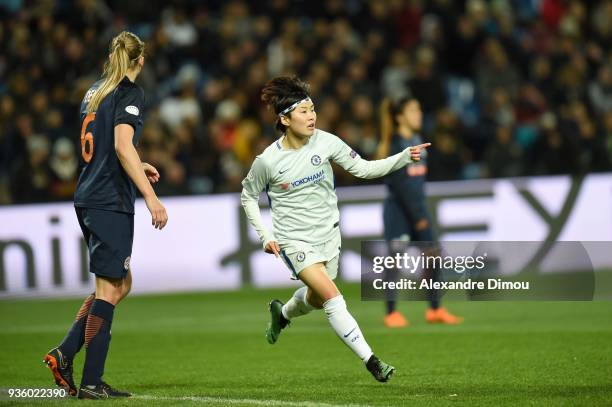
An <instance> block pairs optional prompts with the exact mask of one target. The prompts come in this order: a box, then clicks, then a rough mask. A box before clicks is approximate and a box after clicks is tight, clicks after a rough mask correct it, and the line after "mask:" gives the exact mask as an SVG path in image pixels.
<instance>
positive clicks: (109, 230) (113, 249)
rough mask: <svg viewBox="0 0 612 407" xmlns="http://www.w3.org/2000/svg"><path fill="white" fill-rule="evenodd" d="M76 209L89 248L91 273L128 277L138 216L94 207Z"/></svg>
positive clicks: (118, 277) (116, 277)
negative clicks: (135, 222)
mask: <svg viewBox="0 0 612 407" xmlns="http://www.w3.org/2000/svg"><path fill="white" fill-rule="evenodd" d="M75 209H76V214H77V219H78V220H79V225H80V226H81V230H82V231H83V236H84V237H85V242H86V243H87V247H88V248H89V271H90V272H91V273H94V274H95V275H97V276H101V277H107V278H113V279H121V278H125V277H126V275H127V272H128V270H129V268H130V256H131V255H132V243H133V241H134V215H133V214H131V213H124V212H115V211H106V210H101V209H93V208H79V207H75Z"/></svg>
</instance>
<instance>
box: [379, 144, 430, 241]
mask: <svg viewBox="0 0 612 407" xmlns="http://www.w3.org/2000/svg"><path fill="white" fill-rule="evenodd" d="M422 143H423V140H422V139H421V137H420V136H419V135H413V136H412V137H410V138H409V139H406V138H403V137H401V136H400V135H398V134H395V135H394V136H393V139H392V141H391V151H390V154H395V153H396V152H398V151H403V150H404V149H406V148H408V147H412V146H416V145H419V144H422ZM426 174H427V150H424V149H423V150H421V160H420V161H419V162H416V163H413V164H408V165H407V166H406V167H404V168H401V169H399V170H397V171H395V172H392V173H391V174H389V175H387V176H386V177H385V184H387V187H388V189H389V195H388V196H387V198H386V199H385V202H384V210H383V220H384V225H385V239H386V240H396V239H400V240H401V239H403V238H405V237H409V238H410V239H411V240H415V241H431V240H433V239H434V237H433V230H432V228H431V224H430V225H429V226H428V227H427V228H426V229H425V230H416V229H415V228H414V225H415V224H416V223H417V222H419V221H420V220H421V219H428V220H429V213H428V211H427V200H426V196H425V176H426Z"/></svg>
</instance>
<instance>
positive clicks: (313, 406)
mask: <svg viewBox="0 0 612 407" xmlns="http://www.w3.org/2000/svg"><path fill="white" fill-rule="evenodd" d="M130 398H132V399H140V400H157V401H192V402H194V403H215V404H225V405H228V404H239V405H244V404H250V405H253V406H296V407H366V406H363V405H360V404H329V403H317V402H314V401H281V400H260V399H230V398H223V397H207V396H150V395H144V394H143V395H133V396H132V397H130Z"/></svg>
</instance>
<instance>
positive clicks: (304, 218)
mask: <svg viewBox="0 0 612 407" xmlns="http://www.w3.org/2000/svg"><path fill="white" fill-rule="evenodd" d="M280 140H281V139H279V140H277V141H276V142H274V143H273V144H271V145H269V146H268V147H267V148H266V149H265V150H264V151H263V153H261V154H260V155H258V156H257V157H256V158H255V160H254V161H253V165H252V166H251V170H250V171H249V173H248V175H247V177H246V178H245V179H244V180H243V181H242V196H241V201H242V206H243V207H244V210H245V212H246V215H247V218H248V219H249V221H250V222H251V224H252V225H253V227H254V228H255V230H256V231H257V234H258V235H259V237H260V239H261V241H262V242H263V245H264V247H265V246H266V244H267V243H268V242H270V241H276V242H277V243H278V244H279V245H280V246H281V247H282V246H284V245H289V244H299V243H306V244H321V243H324V242H326V241H328V240H330V239H331V238H333V236H334V235H333V232H334V225H336V226H337V222H338V221H339V216H340V215H339V212H338V198H337V197H336V191H335V185H334V184H335V183H334V174H333V171H332V167H331V164H330V162H331V161H333V162H335V163H337V164H338V165H340V166H341V167H342V168H344V169H345V170H347V171H348V172H350V173H351V174H353V175H355V176H356V177H359V178H378V177H382V176H385V175H387V174H388V173H390V172H393V171H396V170H398V169H399V168H401V167H403V166H405V165H406V164H409V163H410V162H411V159H410V153H409V152H408V151H407V150H408V149H406V150H404V151H403V152H401V153H399V154H395V155H393V156H391V157H388V158H385V159H383V160H375V161H367V160H364V159H362V158H361V157H360V156H359V155H358V154H357V153H356V152H355V151H354V150H353V149H351V148H350V147H349V146H348V145H347V144H346V143H344V141H342V140H341V139H340V138H338V137H337V136H335V135H333V134H331V133H327V132H325V131H322V130H319V129H316V130H315V131H314V133H313V135H312V136H311V137H310V139H309V141H308V143H307V144H306V145H304V146H303V147H301V148H299V149H297V150H286V149H283V147H282V145H281V142H280ZM262 191H265V192H266V193H267V194H268V199H269V202H270V206H271V210H272V225H273V233H271V232H270V231H269V230H267V229H266V227H265V226H264V224H263V222H262V220H261V214H260V211H259V204H258V201H259V195H260V193H261V192H262Z"/></svg>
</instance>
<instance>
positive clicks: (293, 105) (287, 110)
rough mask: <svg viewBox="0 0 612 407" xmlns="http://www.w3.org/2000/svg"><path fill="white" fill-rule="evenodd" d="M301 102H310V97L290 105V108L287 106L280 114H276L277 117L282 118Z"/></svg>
mask: <svg viewBox="0 0 612 407" xmlns="http://www.w3.org/2000/svg"><path fill="white" fill-rule="evenodd" d="M302 102H310V96H306V97H305V98H304V99H302V100H298V101H297V102H295V103H294V104H292V105H291V106H289V107H288V108H286V109H285V110H283V111H282V112H280V113H279V114H278V116H279V117H280V116H284V115H286V114H287V113H289V112H290V111H292V110H293V109H295V108H296V107H297V105H299V104H300V103H302Z"/></svg>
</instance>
